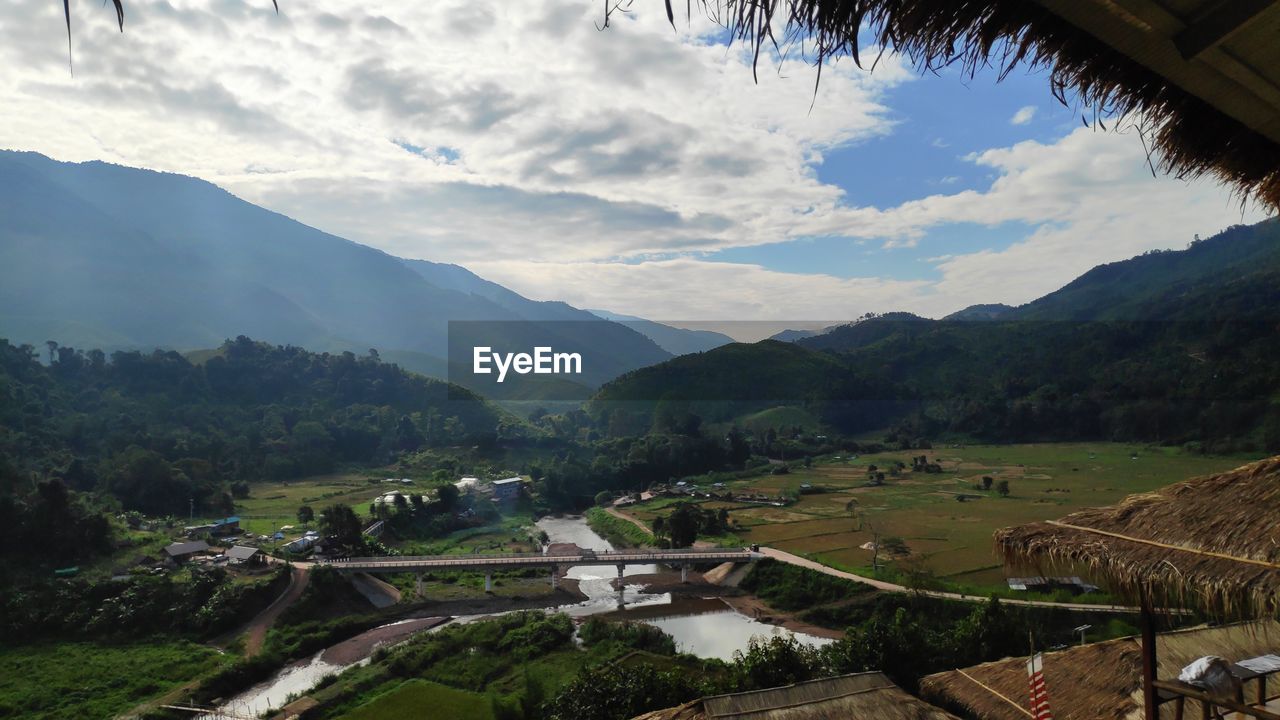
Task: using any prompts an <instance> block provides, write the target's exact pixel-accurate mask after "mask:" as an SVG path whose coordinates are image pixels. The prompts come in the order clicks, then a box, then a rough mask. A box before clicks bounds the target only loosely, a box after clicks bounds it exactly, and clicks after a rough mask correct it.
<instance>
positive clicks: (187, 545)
mask: <svg viewBox="0 0 1280 720" xmlns="http://www.w3.org/2000/svg"><path fill="white" fill-rule="evenodd" d="M208 549H209V543H207V542H205V541H203V540H192V541H191V542H184V543H179V542H176V543H172V544H170V545H168V546H166V547H165V549H164V551H165V553H167V554H168V555H169V557H178V556H179V555H190V554H191V553H198V552H204V551H206V550H208Z"/></svg>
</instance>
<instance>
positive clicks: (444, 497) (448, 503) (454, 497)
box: [436, 483, 459, 510]
mask: <svg viewBox="0 0 1280 720" xmlns="http://www.w3.org/2000/svg"><path fill="white" fill-rule="evenodd" d="M458 495H459V493H458V486H457V485H454V484H453V483H445V484H444V485H441V486H440V487H438V488H436V497H438V498H440V507H442V508H444V509H445V510H452V509H453V508H454V506H456V505H457V504H458Z"/></svg>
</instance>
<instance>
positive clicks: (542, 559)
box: [320, 548, 753, 567]
mask: <svg viewBox="0 0 1280 720" xmlns="http://www.w3.org/2000/svg"><path fill="white" fill-rule="evenodd" d="M751 557H753V553H752V552H751V551H750V550H747V549H746V548H742V549H740V550H735V549H728V548H725V549H709V548H708V549H702V548H681V549H677V550H651V551H626V550H622V551H618V550H613V551H609V552H604V551H598V552H586V553H574V554H565V555H561V554H556V555H547V554H543V553H496V554H481V553H475V554H468V555H389V556H384V557H354V558H333V559H330V560H322V561H320V563H321V564H326V565H334V566H337V567H342V566H344V565H377V566H383V567H387V566H412V565H417V564H424V563H430V564H432V565H435V566H438V567H448V566H467V565H476V564H480V565H497V564H502V563H505V562H511V563H513V564H517V565H533V564H542V563H564V564H606V565H607V564H609V563H611V562H615V561H618V562H654V563H663V562H671V561H673V560H674V561H679V560H681V559H689V560H717V559H721V560H723V559H739V558H743V559H749V558H751Z"/></svg>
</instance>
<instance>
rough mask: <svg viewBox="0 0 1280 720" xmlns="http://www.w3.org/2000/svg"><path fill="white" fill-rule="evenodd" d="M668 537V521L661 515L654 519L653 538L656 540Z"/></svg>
mask: <svg viewBox="0 0 1280 720" xmlns="http://www.w3.org/2000/svg"><path fill="white" fill-rule="evenodd" d="M666 535H667V521H666V520H665V519H664V518H663V517H662V516H661V515H659V516H657V517H655V518H654V519H653V536H654V537H655V538H662V537H666Z"/></svg>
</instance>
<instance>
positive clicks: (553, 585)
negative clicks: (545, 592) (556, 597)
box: [551, 565, 556, 590]
mask: <svg viewBox="0 0 1280 720" xmlns="http://www.w3.org/2000/svg"><path fill="white" fill-rule="evenodd" d="M551 589H552V590H555V589H556V566H555V565H552V566H551Z"/></svg>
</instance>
